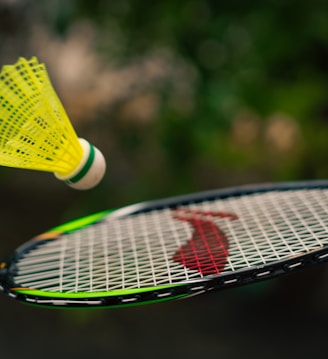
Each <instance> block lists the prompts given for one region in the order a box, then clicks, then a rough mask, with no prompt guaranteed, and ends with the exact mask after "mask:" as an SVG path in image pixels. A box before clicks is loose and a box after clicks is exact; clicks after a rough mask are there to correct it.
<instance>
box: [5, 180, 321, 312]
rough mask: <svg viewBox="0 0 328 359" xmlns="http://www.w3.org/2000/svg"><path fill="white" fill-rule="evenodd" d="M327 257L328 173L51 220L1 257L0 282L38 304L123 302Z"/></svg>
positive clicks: (249, 279) (215, 285)
mask: <svg viewBox="0 0 328 359" xmlns="http://www.w3.org/2000/svg"><path fill="white" fill-rule="evenodd" d="M327 260H328V181H310V182H294V183H278V184H269V185H268V184H265V185H255V186H254V185H253V186H243V187H235V188H230V189H229V188H228V189H223V190H214V191H208V192H201V193H196V194H191V195H186V196H180V197H172V198H167V199H162V200H158V201H150V202H145V203H140V204H136V205H132V206H128V207H124V208H122V209H119V210H116V211H103V212H100V213H96V214H92V215H89V216H87V217H84V218H81V219H77V220H75V221H72V222H69V223H66V224H64V225H60V226H57V227H55V228H53V229H51V230H50V231H48V232H46V233H43V234H41V235H39V236H37V237H35V238H33V239H32V240H30V241H28V242H27V243H25V244H24V245H22V246H21V247H19V248H18V249H17V250H16V251H15V252H14V254H13V255H12V256H11V257H10V258H9V259H8V260H7V261H5V262H2V263H0V289H1V290H2V291H3V292H4V293H6V294H8V295H9V296H10V297H12V298H15V299H18V300H22V301H25V302H27V303H31V304H35V305H40V306H47V307H61V308H72V307H124V306H131V305H138V304H147V303H156V302H162V301H165V300H170V299H178V298H183V297H187V296H192V295H195V294H200V293H205V292H208V291H212V290H215V289H216V290H218V289H224V288H230V287H236V286H241V285H245V284H249V283H253V282H257V281H261V280H264V279H270V278H273V277H276V276H278V275H282V274H287V273H289V272H292V271H295V270H298V269H301V268H306V267H307V266H310V265H314V264H318V263H321V262H325V261H327Z"/></svg>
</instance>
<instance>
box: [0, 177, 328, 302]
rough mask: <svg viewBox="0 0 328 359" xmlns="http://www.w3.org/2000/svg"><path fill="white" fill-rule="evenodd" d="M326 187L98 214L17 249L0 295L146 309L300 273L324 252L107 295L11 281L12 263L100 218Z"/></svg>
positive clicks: (224, 193) (278, 186)
mask: <svg viewBox="0 0 328 359" xmlns="http://www.w3.org/2000/svg"><path fill="white" fill-rule="evenodd" d="M325 188H328V181H326V180H320V181H302V182H283V183H273V184H260V185H251V186H249V185H248V186H240V187H232V188H226V189H219V190H212V191H205V192H199V193H195V194H189V195H183V196H178V197H170V198H166V199H161V200H155V201H149V202H142V203H139V204H134V205H130V206H127V207H123V208H121V209H118V210H115V211H102V212H99V213H96V214H92V215H89V216H86V217H82V218H80V219H77V220H74V221H71V222H68V223H66V224H64V225H60V226H58V227H55V228H53V229H52V230H50V231H48V232H45V233H43V234H41V235H39V236H37V237H35V238H33V239H31V240H30V241H28V242H26V243H25V244H23V245H22V246H20V247H19V248H18V249H16V251H15V252H14V254H13V255H12V256H11V257H10V258H9V259H8V260H7V261H6V262H3V263H2V264H1V263H0V290H2V291H4V292H5V293H7V294H8V295H9V296H10V297H12V298H15V299H19V300H22V301H24V302H27V303H30V304H37V305H39V306H40V305H41V306H46V307H89V308H90V307H122V306H131V305H138V304H146V303H156V302H162V301H166V300H171V299H179V298H182V297H186V296H193V295H196V294H200V293H205V292H209V291H212V290H214V289H216V290H217V289H226V288H233V287H237V286H242V285H246V284H250V283H255V282H259V281H263V280H266V279H270V278H274V277H277V276H281V275H284V274H287V273H290V272H292V271H295V270H299V269H301V268H305V267H308V266H312V265H315V264H319V263H323V262H326V261H328V246H327V247H323V248H322V249H319V250H314V251H312V252H309V253H306V254H301V255H299V256H295V257H293V258H289V259H284V260H280V261H275V262H272V263H270V264H268V265H260V266H254V267H250V268H246V269H244V270H237V271H236V272H229V273H222V274H219V275H210V276H206V277H203V278H201V279H197V280H190V281H186V282H181V283H177V284H169V285H164V286H158V287H146V288H136V289H131V290H113V291H111V292H81V293H59V292H58V293H56V292H46V291H41V290H34V289H29V288H19V287H17V285H16V284H15V283H14V281H13V276H14V273H15V270H16V268H15V262H16V261H17V259H18V258H19V257H20V256H22V255H23V254H24V253H25V252H26V251H29V250H30V249H32V248H33V246H35V245H39V244H40V243H41V242H42V241H48V240H51V239H55V238H57V237H58V236H60V235H63V234H66V233H70V232H73V231H76V230H79V229H81V228H83V227H85V226H90V225H93V224H95V223H98V222H99V221H101V220H102V219H104V218H108V219H115V218H122V217H126V216H132V215H136V214H139V213H145V212H148V211H152V210H160V209H163V208H175V207H176V206H183V205H186V204H190V202H192V203H195V204H196V203H197V202H201V201H204V200H208V201H211V200H214V199H225V198H233V197H239V196H243V195H251V194H255V193H256V194H259V193H265V192H272V191H277V192H281V191H289V190H301V189H325Z"/></svg>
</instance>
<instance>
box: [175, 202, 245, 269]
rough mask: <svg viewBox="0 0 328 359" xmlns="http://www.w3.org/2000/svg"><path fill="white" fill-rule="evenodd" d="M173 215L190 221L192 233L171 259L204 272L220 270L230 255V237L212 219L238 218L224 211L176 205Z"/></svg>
mask: <svg viewBox="0 0 328 359" xmlns="http://www.w3.org/2000/svg"><path fill="white" fill-rule="evenodd" d="M172 216H173V218H174V219H178V220H180V221H184V222H187V223H189V224H190V225H191V226H192V228H193V233H192V237H191V238H190V239H189V240H188V241H187V243H186V244H184V245H183V246H181V247H180V248H179V249H178V250H177V251H176V252H175V253H174V255H173V261H175V262H177V263H180V264H182V265H183V266H185V267H186V268H189V269H192V270H197V271H198V272H199V273H201V274H203V275H210V274H219V273H221V272H222V271H223V270H224V267H225V265H226V262H227V257H228V255H229V241H228V239H227V237H226V235H225V233H224V231H223V230H222V229H221V228H219V227H218V225H217V224H215V223H214V221H213V217H220V218H227V219H229V220H235V219H238V217H237V216H236V215H235V214H232V213H227V212H211V211H198V210H191V209H184V208H177V209H176V210H174V211H173V213H172Z"/></svg>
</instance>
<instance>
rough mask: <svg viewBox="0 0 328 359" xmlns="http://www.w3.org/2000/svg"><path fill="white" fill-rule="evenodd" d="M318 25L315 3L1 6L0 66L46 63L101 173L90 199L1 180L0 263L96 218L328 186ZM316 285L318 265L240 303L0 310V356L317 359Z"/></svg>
mask: <svg viewBox="0 0 328 359" xmlns="http://www.w3.org/2000/svg"><path fill="white" fill-rule="evenodd" d="M327 15H328V3H327V2H326V1H323V0H311V1H310V0H299V1H295V0H287V1H286V0H284V1H283V0H269V1H258V0H250V1H242V0H229V1H215V0H190V1H180V2H179V1H176V0H165V1H162V0H158V1H152V2H151V1H146V0H139V1H136V0H119V1H118V0H116V1H115V0H108V1H105V0H93V1H90V0H89V1H87V0H47V1H32V0H25V1H24V0H0V64H1V65H4V64H11V63H15V62H16V61H17V59H18V57H20V56H24V57H27V58H29V57H31V56H37V57H38V58H39V60H40V61H42V62H44V63H45V64H46V66H47V69H48V72H49V74H50V77H51V79H52V82H53V85H54V87H55V88H56V90H57V92H58V94H59V97H60V98H61V100H62V101H63V103H64V105H65V107H66V110H67V112H68V114H69V116H70V118H71V121H72V122H73V124H74V127H75V129H76V131H77V133H78V134H79V136H81V137H86V138H88V139H89V140H90V142H92V143H94V144H95V145H96V146H97V147H99V148H100V149H101V150H102V152H103V153H104V155H105V157H106V158H107V162H108V172H107V174H106V177H105V179H104V181H103V182H102V183H101V185H99V186H98V187H97V188H96V189H94V190H91V191H88V192H76V191H73V190H71V189H69V188H67V187H66V186H65V185H63V184H62V183H59V182H58V181H57V180H56V179H55V178H54V177H53V176H52V175H51V174H45V173H38V172H33V171H23V170H17V169H10V168H0V183H1V206H0V212H1V222H0V223H1V226H2V237H1V239H0V245H1V247H0V248H1V251H0V252H1V256H2V257H3V256H6V255H8V254H9V253H10V252H11V251H12V250H13V249H14V248H15V247H16V246H18V245H19V244H21V243H23V242H25V241H26V240H27V239H29V238H31V237H33V236H34V235H36V234H38V233H41V232H43V231H45V230H47V229H49V228H51V227H54V226H57V225H59V224H60V223H63V222H65V221H68V220H71V219H74V218H77V217H79V216H83V215H87V214H90V213H93V212H96V211H101V210H103V209H107V208H117V207H120V206H123V205H127V204H131V203H134V202H138V201H144V200H149V199H155V198H161V197H167V196H173V195H176V194H183V193H189V192H195V191H201V190H207V189H213V188H219V187H226V186H232V185H239V184H246V183H257V182H268V181H270V182H271V181H290V180H303V179H322V178H328V166H327V164H326V160H327V148H328V143H327V138H328V137H327V136H328V95H327V94H328V21H327ZM326 277H327V273H326V270H325V266H321V267H318V268H314V269H312V270H308V271H306V272H302V273H301V274H296V275H293V276H290V277H286V278H282V279H278V280H275V281H272V282H270V283H265V284H260V285H255V286H251V287H250V288H247V289H246V288H245V289H241V290H239V289H238V290H229V291H225V292H222V293H213V294H209V295H207V296H203V297H200V298H193V299H189V300H185V301H180V302H172V303H167V304H161V305H154V306H150V307H138V308H130V309H120V310H107V311H104V310H99V311H91V312H83V311H75V312H68V311H51V310H45V309H37V308H31V307H27V306H23V305H20V304H19V303H16V302H14V301H11V300H10V299H8V298H5V297H3V296H2V297H1V298H0V308H1V309H0V313H1V314H0V318H1V319H0V322H1V324H2V325H1V326H0V355H1V358H2V357H3V358H20V357H21V356H22V355H25V356H27V357H32V356H34V357H37V358H38V357H40V358H41V356H42V357H44V355H45V353H46V355H47V357H48V358H55V357H58V356H59V355H65V357H70V358H89V356H90V355H94V356H95V357H100V356H106V357H108V356H110V357H113V358H130V357H132V356H133V357H134V358H148V357H149V358H154V357H157V358H168V357H172V358H176V357H181V356H183V357H184V358H185V357H186V358H187V357H189V358H199V357H200V356H202V357H209V356H210V355H211V356H214V357H219V356H220V357H223V358H238V357H240V356H241V355H242V356H243V357H246V358H253V359H254V358H263V357H266V358H278V357H287V355H288V356H291V355H295V354H297V355H298V357H299V358H305V357H308V356H309V355H311V357H313V356H317V357H323V354H322V349H321V348H322V341H323V340H326V338H325V333H326V321H327V318H328V311H327V308H326V305H325V301H326V300H327V299H328V291H327V289H328V285H327V283H326V281H325V279H326ZM245 309H246V310H245ZM17 343H18V344H17ZM319 344H320V345H319Z"/></svg>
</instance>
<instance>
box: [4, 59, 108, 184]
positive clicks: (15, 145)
mask: <svg viewBox="0 0 328 359" xmlns="http://www.w3.org/2000/svg"><path fill="white" fill-rule="evenodd" d="M0 165H3V166H8V167H17V168H26V169H32V170H39V171H47V172H53V173H54V174H55V176H56V177H57V178H58V179H60V180H62V181H64V182H65V183H67V184H68V185H69V186H71V187H73V188H76V189H89V188H92V187H94V186H95V185H97V184H98V183H99V181H100V180H101V179H102V177H103V175H104V173H105V169H106V163H105V159H104V157H103V155H102V153H101V152H100V151H99V150H98V149H97V148H96V147H94V146H93V145H91V144H90V143H89V142H87V141H86V140H84V139H81V138H78V136H77V134H76V133H75V130H74V128H73V126H72V124H71V122H70V120H69V118H68V116H67V114H66V112H65V110H64V108H63V106H62V104H61V102H60V100H59V98H58V97H57V95H56V92H55V91H54V89H53V87H52V85H51V83H50V80H49V77H48V74H47V70H46V68H45V66H44V64H41V63H39V62H38V60H37V58H36V57H33V58H32V59H31V60H26V59H24V58H20V59H19V60H18V61H17V63H16V64H14V65H6V66H3V68H2V71H1V73H0Z"/></svg>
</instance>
